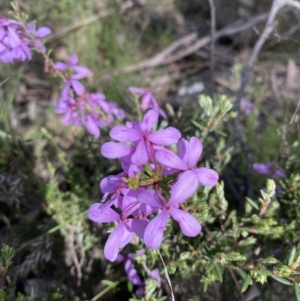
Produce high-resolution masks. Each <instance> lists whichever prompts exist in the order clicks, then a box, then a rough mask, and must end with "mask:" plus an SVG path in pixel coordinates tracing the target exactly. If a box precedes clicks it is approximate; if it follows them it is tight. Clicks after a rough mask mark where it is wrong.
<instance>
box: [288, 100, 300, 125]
mask: <svg viewBox="0 0 300 301" xmlns="http://www.w3.org/2000/svg"><path fill="white" fill-rule="evenodd" d="M299 109H300V99H299V101H298V104H297V107H296V110H295V112H294V114H293V116H292V118H291V120H290V125H291V124H293V123H294V122H295V120H296V116H297V113H298V111H299Z"/></svg>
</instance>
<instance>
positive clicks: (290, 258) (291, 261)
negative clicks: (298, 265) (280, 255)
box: [288, 246, 296, 266]
mask: <svg viewBox="0 0 300 301" xmlns="http://www.w3.org/2000/svg"><path fill="white" fill-rule="evenodd" d="M295 255H296V247H295V246H293V249H292V251H291V254H290V257H289V263H288V264H289V266H290V265H291V264H292V263H293V262H294V260H295Z"/></svg>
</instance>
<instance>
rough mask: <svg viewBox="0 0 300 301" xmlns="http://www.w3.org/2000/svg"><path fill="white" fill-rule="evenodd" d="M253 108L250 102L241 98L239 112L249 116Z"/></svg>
mask: <svg viewBox="0 0 300 301" xmlns="http://www.w3.org/2000/svg"><path fill="white" fill-rule="evenodd" d="M253 108H254V104H253V102H252V101H250V100H248V99H245V98H242V99H241V111H242V112H244V113H245V114H246V115H249V114H250V113H251V111H252V110H253Z"/></svg>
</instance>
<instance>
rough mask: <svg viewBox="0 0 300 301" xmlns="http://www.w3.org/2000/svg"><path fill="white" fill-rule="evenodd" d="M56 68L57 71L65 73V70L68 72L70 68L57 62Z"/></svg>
mask: <svg viewBox="0 0 300 301" xmlns="http://www.w3.org/2000/svg"><path fill="white" fill-rule="evenodd" d="M54 67H55V69H57V70H61V71H64V70H67V69H68V67H69V66H68V65H67V64H66V63H63V62H56V63H55V64H54Z"/></svg>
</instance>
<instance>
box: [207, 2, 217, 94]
mask: <svg viewBox="0 0 300 301" xmlns="http://www.w3.org/2000/svg"><path fill="white" fill-rule="evenodd" d="M208 2H209V6H210V36H211V41H210V95H211V96H213V94H214V68H215V34H216V7H215V3H214V0H208Z"/></svg>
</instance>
